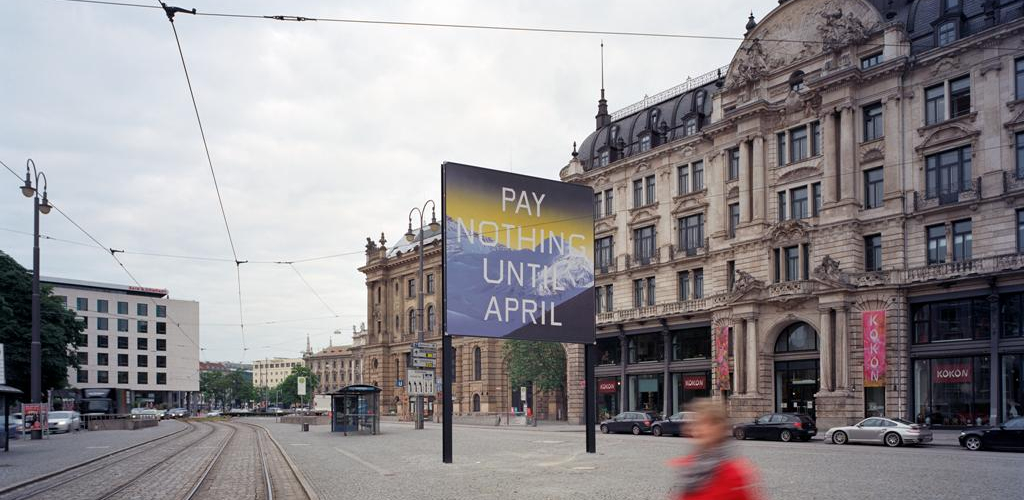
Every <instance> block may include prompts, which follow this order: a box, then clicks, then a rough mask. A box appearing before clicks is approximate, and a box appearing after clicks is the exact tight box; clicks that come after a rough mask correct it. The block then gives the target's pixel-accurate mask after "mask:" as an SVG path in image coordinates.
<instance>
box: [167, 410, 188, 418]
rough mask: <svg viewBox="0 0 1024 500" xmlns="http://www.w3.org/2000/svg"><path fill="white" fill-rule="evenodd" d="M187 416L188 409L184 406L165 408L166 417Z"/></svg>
mask: <svg viewBox="0 0 1024 500" xmlns="http://www.w3.org/2000/svg"><path fill="white" fill-rule="evenodd" d="M188 416H189V411H188V409H186V408H171V409H170V410H167V418H186V417H188Z"/></svg>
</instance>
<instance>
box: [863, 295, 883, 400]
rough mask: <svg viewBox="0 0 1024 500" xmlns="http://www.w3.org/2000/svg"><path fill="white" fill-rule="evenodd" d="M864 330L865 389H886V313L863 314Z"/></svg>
mask: <svg viewBox="0 0 1024 500" xmlns="http://www.w3.org/2000/svg"><path fill="white" fill-rule="evenodd" d="M861 326H863V328H864V387H885V311H864V312H863V313H861Z"/></svg>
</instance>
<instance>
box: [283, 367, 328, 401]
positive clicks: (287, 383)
mask: <svg viewBox="0 0 1024 500" xmlns="http://www.w3.org/2000/svg"><path fill="white" fill-rule="evenodd" d="M299 377H306V395H305V396H301V397H300V396H299ZM319 386H320V379H319V377H317V376H316V375H313V372H311V371H310V370H309V368H307V367H305V366H295V367H292V372H291V373H290V374H288V376H287V377H285V378H284V380H282V381H281V383H280V384H277V387H275V388H274V391H275V393H280V396H279V397H280V399H281V402H282V403H287V404H294V403H298V402H300V401H302V400H303V399H304V400H306V401H309V400H310V398H312V397H313V388H315V387H319Z"/></svg>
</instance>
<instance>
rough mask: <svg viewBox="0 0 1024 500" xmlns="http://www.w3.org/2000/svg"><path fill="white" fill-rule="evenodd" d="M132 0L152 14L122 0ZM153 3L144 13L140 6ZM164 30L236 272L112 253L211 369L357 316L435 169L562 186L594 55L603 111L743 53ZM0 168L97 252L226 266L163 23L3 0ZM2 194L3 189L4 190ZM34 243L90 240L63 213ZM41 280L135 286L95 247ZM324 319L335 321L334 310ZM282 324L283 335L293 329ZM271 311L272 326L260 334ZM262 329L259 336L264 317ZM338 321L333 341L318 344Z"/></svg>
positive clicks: (344, 326) (270, 5)
mask: <svg viewBox="0 0 1024 500" xmlns="http://www.w3.org/2000/svg"><path fill="white" fill-rule="evenodd" d="M135 1H136V2H137V3H147V2H146V1H144V0H135ZM153 3H156V2H153ZM169 3H171V4H172V5H179V6H182V7H187V8H193V7H195V8H197V9H198V10H199V11H201V12H204V11H205V12H235V13H246V14H260V15H277V14H286V15H300V16H307V17H338V18H342V17H343V18H358V19H370V20H396V21H414V22H439V23H461V24H489V25H510V26H511V25H514V26H530V27H558V28H572V29H593V30H614V31H644V32H665V33H693V34H710V35H726V36H737V35H742V33H743V26H744V24H745V23H746V21H747V19H746V18H747V15H748V13H749V12H750V11H751V10H753V12H754V15H755V16H756V17H757V18H758V19H760V18H761V17H762V16H763V15H764V14H765V13H766V12H767V11H768V10H770V9H771V8H772V7H773V6H775V5H776V4H777V2H776V1H774V0H758V1H756V2H754V1H745V2H740V1H732V0H719V1H715V2H695V1H689V0H687V1H678V0H676V1H670V0H664V1H651V2H644V3H642V4H638V3H637V2H627V1H620V2H605V1H594V0H588V1H574V2H542V1H534V2H527V1H512V2H471V1H446V2H440V1H431V2H425V1H424V2H397V1H394V2H392V1H389V2H352V1H347V2H346V1H324V2H312V1H310V2H295V1H285V0H277V1H246V2H226V1H220V2H213V1H200V0H175V1H174V2H169ZM176 19H177V21H176V23H175V24H176V26H177V28H178V33H179V35H180V37H181V43H182V48H183V50H184V53H185V57H186V60H187V62H188V64H189V72H190V74H191V76H192V83H193V86H194V89H195V92H196V97H197V99H198V104H199V110H200V113H201V115H202V118H203V121H204V125H205V127H206V134H207V139H208V140H209V145H210V153H211V155H212V157H213V162H214V167H215V168H216V172H217V179H218V181H219V183H220V189H221V193H222V195H223V200H224V206H225V208H226V210H227V216H228V220H229V222H230V225H231V230H232V233H233V236H234V240H235V245H236V247H237V250H238V254H239V258H240V259H242V260H297V259H303V258H309V257H316V256H321V255H330V254H337V253H343V252H356V253H355V254H354V255H350V256H344V257H338V258H333V259H325V260H320V261H315V262H308V263H301V264H296V265H295V266H296V268H297V269H298V270H299V271H300V272H301V273H302V275H303V276H305V278H306V279H307V280H308V281H309V283H310V284H311V285H312V286H313V288H315V289H316V290H317V291H318V292H319V293H320V295H321V296H322V297H323V298H324V300H326V302H327V304H328V305H329V306H330V309H331V310H333V311H334V312H333V313H332V312H331V310H328V308H327V307H325V306H324V304H322V303H321V302H320V301H319V300H317V298H316V297H315V296H314V295H313V293H312V292H310V290H309V289H308V288H307V287H306V286H305V285H304V284H303V283H302V281H301V280H300V278H299V276H298V275H296V273H295V272H294V271H293V270H292V269H291V268H290V267H288V266H284V265H269V264H244V265H243V266H242V268H241V276H242V296H243V313H244V317H245V322H246V324H247V325H246V328H245V345H246V346H247V347H248V348H249V350H248V351H243V349H242V345H243V341H242V336H241V330H240V328H239V326H238V323H239V308H238V296H237V290H236V287H235V269H234V264H233V263H231V262H219V261H199V260H183V259H172V258H163V257H153V256H140V255H130V254H125V255H123V256H121V258H122V259H123V261H124V263H125V266H126V267H127V268H128V270H130V271H131V272H132V273H133V274H134V275H135V276H136V277H137V278H138V280H139V281H140V282H141V283H142V284H143V285H144V286H150V287H159V288H167V289H169V290H170V293H171V297H172V298H177V299H189V300H196V301H198V302H199V303H200V316H201V322H202V326H201V332H200V336H201V344H202V346H203V348H204V349H205V350H204V352H203V353H202V358H203V360H232V361H238V360H242V359H243V358H244V359H246V360H252V359H254V358H263V357H268V356H270V357H272V356H295V355H297V354H298V353H299V351H301V350H303V349H304V348H305V342H306V335H307V334H309V335H310V336H311V339H312V342H313V346H314V348H320V347H323V346H326V345H327V344H328V342H329V341H331V340H332V339H333V342H334V344H335V345H338V344H344V343H348V342H349V341H350V340H351V331H352V326H353V325H357V324H359V323H360V322H364V321H366V317H365V316H366V297H365V285H364V277H363V275H362V274H361V273H359V272H358V271H357V270H356V268H357V267H358V266H360V265H361V264H362V263H364V262H365V257H364V255H363V253H362V250H363V247H364V245H365V241H366V237H367V236H372V237H373V238H374V240H376V239H377V238H379V236H380V233H381V231H384V232H385V233H386V235H387V238H388V240H389V241H391V242H394V241H396V240H397V239H398V238H400V237H401V235H402V233H404V231H405V226H406V220H407V219H406V218H407V214H408V211H409V209H410V208H411V207H412V206H414V205H420V204H422V203H423V201H425V200H426V199H428V198H434V199H435V200H436V199H439V196H440V168H439V165H440V164H441V162H443V161H446V160H447V161H457V162H461V163H468V164H473V165H479V166H483V167H489V168H495V169H502V170H510V171H514V172H519V173H524V174H529V175H536V176H540V177H547V178H557V177H558V171H559V170H560V169H561V168H562V167H563V166H565V164H566V163H567V161H568V160H569V153H570V152H571V148H572V143H573V141H582V140H583V138H585V137H586V135H587V134H588V133H590V132H591V131H592V130H593V128H594V118H593V117H594V114H595V112H596V100H597V96H598V89H599V87H600V59H599V43H600V40H601V39H602V38H603V39H604V41H605V67H606V72H605V87H606V88H607V95H608V101H609V107H610V108H611V109H612V110H615V109H619V108H621V107H625V106H626V105H628V104H631V103H632V102H635V101H637V100H639V99H641V98H643V97H644V95H645V94H655V93H657V92H659V91H661V90H664V89H667V88H669V87H672V86H674V85H676V84H679V83H681V82H683V81H685V80H686V77H687V76H697V75H699V74H703V73H705V72H707V71H711V70H713V69H715V68H717V67H719V66H722V65H725V64H727V63H728V62H729V61H730V59H731V58H732V55H733V51H734V50H735V49H736V47H737V46H738V45H739V42H736V41H695V40H685V39H669V38H638V37H623V36H604V37H601V36H598V35H569V34H543V33H522V32H500V31H479V30H458V29H443V28H423V27H396V26H380V25H358V24H341V23H326V22H302V23H297V22H276V21H268V20H244V19H228V18H218V17H194V16H189V15H183V14H179V15H178V16H177V18H176ZM0 46H2V47H3V50H0V68H2V71H3V75H4V77H3V79H2V83H0V138H2V139H0V160H2V161H3V162H4V163H6V164H7V165H9V166H10V167H12V168H14V169H15V170H16V171H17V172H19V173H21V172H23V171H24V168H25V160H26V158H32V159H34V160H35V162H36V165H37V166H38V167H39V168H40V169H41V170H43V171H44V172H46V175H47V176H48V178H49V193H50V196H51V199H52V200H53V201H54V203H55V204H57V205H58V206H60V207H61V208H62V209H64V210H65V211H66V212H67V213H68V214H69V215H70V216H71V218H73V219H74V220H75V221H76V222H78V223H79V224H81V225H82V226H83V227H84V228H85V229H86V230H87V231H89V232H90V233H92V234H93V235H94V236H95V237H96V238H97V239H98V240H99V241H100V242H102V243H103V244H104V245H106V246H107V247H113V248H117V249H124V250H128V251H135V252H148V253H164V254H180V255H190V256H204V257H213V258H221V259H231V249H230V246H229V244H228V239H227V236H226V233H225V230H224V225H223V222H222V220H221V215H220V211H219V208H218V205H217V198H216V194H215V191H214V188H213V184H212V180H211V175H210V171H209V167H208V166H207V163H206V158H205V156H204V153H203V148H202V142H201V139H200V136H199V131H198V128H197V126H196V122H195V117H194V115H193V110H192V105H191V101H190V100H189V95H188V88H187V86H186V82H185V78H184V75H183V73H182V69H181V64H180V61H179V59H178V53H177V50H176V48H175V45H174V37H173V34H172V32H171V26H170V25H169V23H168V22H167V19H166V17H165V16H164V14H163V12H161V11H159V10H155V9H140V8H126V7H109V6H102V5H86V4H74V3H66V2H63V1H57V0H5V1H4V2H3V4H2V5H0ZM0 179H5V180H4V181H3V182H0V250H2V251H4V252H6V253H8V254H10V255H12V256H13V257H14V258H15V259H17V260H18V262H20V263H21V264H22V265H24V266H25V267H30V266H31V263H32V238H31V236H30V235H25V234H21V233H19V232H23V233H29V234H30V233H31V231H32V217H31V214H32V209H31V202H30V201H29V200H28V199H27V198H24V197H22V195H21V194H20V193H19V191H18V189H17V187H18V181H17V180H15V179H14V178H13V176H11V175H10V174H9V173H8V172H6V171H3V170H0ZM3 186H6V187H3ZM41 224H42V233H43V234H45V235H50V236H53V237H57V238H63V239H68V240H74V241H78V242H88V239H87V238H86V236H85V235H83V234H82V233H80V232H79V231H78V230H77V229H76V228H75V227H74V226H73V225H71V224H70V223H69V222H68V221H66V220H64V218H63V217H61V216H60V215H59V214H57V212H55V211H54V212H51V213H50V215H47V216H45V217H43V219H42V222H41ZM42 259H43V260H42V265H41V266H40V267H41V269H42V272H43V274H44V275H47V276H60V277H65V278H74V279H83V280H93V281H103V282H110V283H119V284H125V285H128V284H132V283H131V280H130V279H129V278H128V276H127V275H126V274H125V273H124V271H123V270H121V269H120V268H119V267H118V266H117V264H116V263H115V262H114V261H113V259H111V257H110V255H109V254H107V253H105V252H103V251H101V250H98V249H97V248H95V247H92V248H90V247H88V246H81V245H75V244H70V243H64V242H58V241H46V240H44V241H43V242H42ZM335 313H336V314H337V317H334V314H335ZM291 320H295V321H291ZM272 321H283V322H280V323H273V324H266V323H267V322H272ZM260 323H264V324H260ZM335 330H341V331H342V332H343V333H342V334H341V335H333V334H332V332H334V331H335Z"/></svg>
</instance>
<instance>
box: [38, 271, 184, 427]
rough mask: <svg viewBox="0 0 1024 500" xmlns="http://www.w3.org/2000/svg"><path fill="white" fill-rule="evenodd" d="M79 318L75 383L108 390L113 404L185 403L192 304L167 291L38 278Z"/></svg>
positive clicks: (124, 407)
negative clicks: (82, 327)
mask: <svg viewBox="0 0 1024 500" xmlns="http://www.w3.org/2000/svg"><path fill="white" fill-rule="evenodd" d="M42 283H43V284H44V285H47V286H51V287H53V294H54V295H55V296H57V297H58V298H61V299H62V300H63V301H64V303H65V305H66V307H67V308H68V309H70V310H72V311H74V312H75V314H76V316H77V318H78V320H79V321H81V322H82V323H84V325H85V331H84V332H83V333H82V335H83V336H84V338H83V339H82V340H83V342H81V344H80V345H79V347H78V362H79V368H78V369H74V368H70V369H69V370H68V385H69V386H70V387H73V388H75V389H115V390H116V393H117V395H118V396H117V397H118V401H117V405H118V411H122V412H127V409H128V408H131V407H137V406H150V405H154V406H164V407H177V406H187V405H189V404H191V403H193V402H195V401H197V400H195V399H194V398H195V397H196V395H197V393H198V391H199V303H198V302H195V301H190V300H174V299H170V298H168V293H167V290H164V289H157V288H142V287H136V286H124V285H112V284H106V283H95V282H90V281H80V280H72V279H65V278H45V277H44V278H43V279H42Z"/></svg>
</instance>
